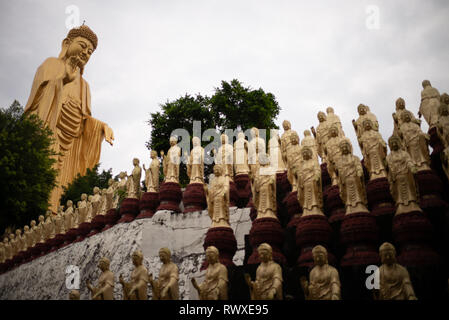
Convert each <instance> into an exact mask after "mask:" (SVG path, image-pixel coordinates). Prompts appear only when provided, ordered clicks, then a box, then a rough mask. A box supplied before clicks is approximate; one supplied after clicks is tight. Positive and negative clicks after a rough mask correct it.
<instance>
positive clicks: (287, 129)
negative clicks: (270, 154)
mask: <svg viewBox="0 0 449 320" xmlns="http://www.w3.org/2000/svg"><path fill="white" fill-rule="evenodd" d="M282 127H283V128H284V133H283V134H282V136H281V152H282V159H283V160H284V163H285V164H286V165H287V163H288V160H287V158H288V152H289V150H290V148H289V147H290V144H291V138H290V135H291V134H292V132H294V131H293V130H292V125H291V124H290V121H288V120H284V121H282ZM298 143H299V142H298ZM287 167H288V165H287Z"/></svg>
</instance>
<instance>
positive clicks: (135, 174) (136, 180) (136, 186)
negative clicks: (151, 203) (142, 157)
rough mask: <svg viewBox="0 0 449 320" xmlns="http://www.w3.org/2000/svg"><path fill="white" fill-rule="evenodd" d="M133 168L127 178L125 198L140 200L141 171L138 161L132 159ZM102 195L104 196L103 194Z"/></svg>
mask: <svg viewBox="0 0 449 320" xmlns="http://www.w3.org/2000/svg"><path fill="white" fill-rule="evenodd" d="M133 166H134V169H133V171H132V172H131V175H130V176H129V178H128V185H127V191H128V195H127V198H133V199H140V178H141V177H142V169H141V168H140V166H139V159H137V158H134V159H133ZM103 193H104V192H103ZM104 195H105V196H106V194H105V193H104Z"/></svg>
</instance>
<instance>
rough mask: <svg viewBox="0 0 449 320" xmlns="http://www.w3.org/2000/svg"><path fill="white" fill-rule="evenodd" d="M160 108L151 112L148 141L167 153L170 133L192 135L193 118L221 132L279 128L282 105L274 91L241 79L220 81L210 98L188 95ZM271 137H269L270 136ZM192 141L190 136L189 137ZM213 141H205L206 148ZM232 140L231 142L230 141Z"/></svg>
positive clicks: (182, 170)
mask: <svg viewBox="0 0 449 320" xmlns="http://www.w3.org/2000/svg"><path fill="white" fill-rule="evenodd" d="M161 109H162V110H161V111H159V112H156V113H151V115H150V119H149V121H148V124H149V125H150V127H151V138H150V140H149V141H148V142H147V143H146V146H147V148H148V149H151V150H156V151H158V152H160V151H161V150H163V151H164V152H165V153H166V152H167V151H168V149H169V148H170V143H169V139H170V135H171V133H172V132H173V130H175V129H178V128H182V129H185V130H187V131H188V132H189V134H190V138H192V136H193V121H201V129H202V131H203V132H204V131H205V130H206V129H209V128H212V129H216V130H217V131H219V132H224V130H225V129H232V130H235V129H237V128H241V130H243V131H245V130H247V129H250V128H252V127H256V128H259V129H267V130H268V129H272V128H277V126H276V124H275V123H274V120H275V119H276V118H277V116H278V115H279V111H280V107H279V105H278V103H277V101H276V98H275V96H274V95H273V94H272V93H266V92H265V91H264V90H263V89H261V88H259V89H257V90H255V89H252V88H250V87H245V86H243V84H242V83H240V82H239V81H238V80H235V79H234V80H232V81H231V82H230V83H229V82H226V81H222V82H221V87H218V88H215V90H214V94H213V95H212V96H211V97H208V96H203V95H201V94H196V95H194V96H192V95H189V94H186V95H185V96H182V97H180V98H178V99H176V100H174V101H167V102H166V103H164V104H161ZM267 138H268V136H267ZM190 140H191V139H190ZM209 142H210V141H202V144H203V147H204V146H205V145H206V144H208V143H209ZM229 142H230V143H232V141H229ZM211 167H212V166H211V165H205V171H206V172H205V174H206V175H207V174H209V173H211V172H212V168H211ZM180 182H181V184H182V185H185V184H187V183H188V177H187V174H186V169H185V165H184V164H183V163H181V168H180Z"/></svg>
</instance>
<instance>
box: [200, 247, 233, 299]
mask: <svg viewBox="0 0 449 320" xmlns="http://www.w3.org/2000/svg"><path fill="white" fill-rule="evenodd" d="M218 257H219V252H218V249H217V248H215V247H214V246H209V247H207V249H206V261H207V263H208V267H207V270H206V276H205V279H204V281H203V283H201V284H200V285H198V284H197V282H196V279H195V278H192V280H191V281H192V285H193V287H194V288H195V289H196V290H197V291H198V295H199V298H200V300H228V269H226V267H225V266H224V265H223V264H221V263H220V262H219V261H218Z"/></svg>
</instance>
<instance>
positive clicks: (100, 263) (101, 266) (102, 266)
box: [98, 257, 110, 272]
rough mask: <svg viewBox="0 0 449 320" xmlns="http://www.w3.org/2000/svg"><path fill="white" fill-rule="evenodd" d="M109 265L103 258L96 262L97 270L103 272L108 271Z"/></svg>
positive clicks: (107, 260)
mask: <svg viewBox="0 0 449 320" xmlns="http://www.w3.org/2000/svg"><path fill="white" fill-rule="evenodd" d="M109 264H110V262H109V259H108V258H104V257H103V258H101V259H100V261H98V268H99V269H100V270H101V271H103V272H104V271H106V270H108V269H109Z"/></svg>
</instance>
